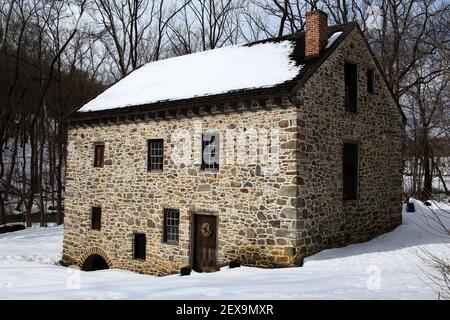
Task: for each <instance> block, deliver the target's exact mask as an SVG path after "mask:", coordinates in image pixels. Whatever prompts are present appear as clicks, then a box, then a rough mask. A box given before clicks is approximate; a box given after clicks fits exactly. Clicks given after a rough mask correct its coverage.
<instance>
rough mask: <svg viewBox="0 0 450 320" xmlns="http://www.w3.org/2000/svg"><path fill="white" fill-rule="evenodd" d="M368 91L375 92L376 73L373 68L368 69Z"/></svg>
mask: <svg viewBox="0 0 450 320" xmlns="http://www.w3.org/2000/svg"><path fill="white" fill-rule="evenodd" d="M367 92H368V93H375V74H374V72H373V70H368V71H367Z"/></svg>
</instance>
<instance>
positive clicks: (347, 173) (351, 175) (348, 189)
mask: <svg viewBox="0 0 450 320" xmlns="http://www.w3.org/2000/svg"><path fill="white" fill-rule="evenodd" d="M343 183H344V185H343V189H344V190H343V191H344V200H354V199H356V198H357V196H358V145H357V144H354V143H344V148H343Z"/></svg>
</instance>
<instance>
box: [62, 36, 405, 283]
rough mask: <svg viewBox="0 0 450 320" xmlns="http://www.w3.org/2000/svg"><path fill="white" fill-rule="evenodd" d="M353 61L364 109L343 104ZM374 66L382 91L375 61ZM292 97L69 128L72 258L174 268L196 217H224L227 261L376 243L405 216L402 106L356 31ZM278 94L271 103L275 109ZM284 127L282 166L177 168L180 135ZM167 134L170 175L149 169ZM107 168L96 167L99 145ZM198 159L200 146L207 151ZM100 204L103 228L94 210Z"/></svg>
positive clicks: (68, 252) (67, 243) (67, 242)
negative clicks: (174, 233) (171, 222)
mask: <svg viewBox="0 0 450 320" xmlns="http://www.w3.org/2000/svg"><path fill="white" fill-rule="evenodd" d="M344 61H350V62H353V63H357V64H358V86H359V88H358V112H357V113H356V114H350V113H347V112H346V111H345V110H344V80H343V79H344ZM368 68H371V69H374V70H375V71H376V72H375V74H376V78H375V79H376V81H375V83H376V88H375V94H373V95H370V94H368V93H367V91H366V70H367V69H368ZM297 98H298V99H296V100H297V101H300V102H301V103H300V105H294V104H293V103H292V102H290V100H289V99H288V98H287V97H286V98H284V99H283V100H282V101H283V105H282V107H278V106H277V107H275V106H273V108H260V109H258V108H256V109H255V111H245V112H233V113H229V114H217V115H205V116H201V117H194V118H183V119H172V120H162V121H141V122H133V123H123V124H100V125H95V126H86V127H70V128H69V139H68V141H69V147H68V158H67V184H66V200H65V210H66V216H65V231H64V245H63V258H62V260H63V262H64V263H66V264H77V265H79V266H81V265H82V264H83V262H84V260H85V259H86V258H87V257H88V255H89V254H90V253H92V252H95V253H96V254H99V255H101V256H103V257H104V259H105V260H106V261H107V263H108V265H109V266H110V267H112V268H120V269H127V270H131V271H136V272H142V273H148V274H154V275H167V274H171V273H175V272H179V269H180V267H182V266H184V265H190V264H192V261H191V260H192V247H191V242H192V241H191V238H192V236H191V220H192V216H193V214H210V215H215V216H217V217H218V264H219V266H220V265H225V264H228V263H229V261H231V260H235V259H237V260H239V261H241V262H242V263H243V264H245V265H250V266H260V267H278V266H296V265H299V264H301V262H302V259H303V258H304V257H305V256H307V255H310V254H312V253H314V252H317V251H319V250H322V249H325V248H329V247H336V246H343V245H346V244H349V243H352V242H359V241H365V240H368V239H370V238H372V237H374V236H376V235H379V234H381V233H383V232H386V231H389V230H391V229H392V228H394V227H395V226H397V225H398V224H400V223H401V198H400V197H401V186H402V184H401V138H402V134H403V129H402V128H403V125H402V121H401V120H402V119H401V116H400V113H399V112H398V110H397V107H396V105H395V102H394V101H393V99H392V97H391V96H390V93H389V91H388V89H387V88H386V86H385V84H384V82H383V81H382V78H381V75H380V74H378V73H377V69H376V66H375V62H374V61H373V59H372V57H371V55H370V53H369V51H368V50H367V48H366V46H365V44H364V42H363V40H362V38H361V36H360V34H359V32H358V31H357V30H356V29H354V30H353V31H352V32H351V34H349V35H348V37H347V38H346V39H345V40H344V42H343V43H341V44H340V46H339V47H338V48H337V49H336V51H335V52H334V53H333V54H332V55H331V56H330V57H329V58H328V59H327V60H326V61H325V62H324V63H323V64H322V65H321V66H320V68H319V69H318V70H317V71H316V72H315V74H314V75H313V76H312V77H311V78H310V79H309V80H308V81H307V82H306V84H305V85H304V86H303V87H302V88H300V89H299V91H298V94H297ZM272 103H273V101H272V100H270V99H269V100H268V101H267V104H269V107H271V104H272ZM195 121H197V122H198V121H201V123H202V126H203V130H204V131H205V132H220V133H221V145H225V143H226V138H227V137H226V135H225V132H226V130H227V129H235V128H247V129H248V128H254V129H256V130H260V129H266V130H268V131H269V130H270V129H274V128H276V129H278V130H279V140H280V147H279V151H280V153H279V165H280V168H279V172H278V173H276V174H273V175H261V174H260V173H259V169H260V168H258V166H256V165H253V164H237V163H235V164H227V163H221V165H220V170H219V171H218V172H217V173H214V172H205V171H202V170H200V165H199V164H190V165H180V166H177V165H175V164H174V163H173V161H172V159H171V156H170V155H171V152H172V151H173V148H174V145H173V142H172V141H171V133H172V132H173V131H174V130H177V129H185V130H188V131H190V132H192V128H193V126H194V122H195ZM156 138H157V139H164V148H165V158H164V171H163V172H148V171H147V139H156ZM99 141H101V142H104V144H105V166H104V167H102V168H94V167H93V154H94V152H93V151H94V143H96V142H99ZM345 141H357V142H358V143H359V146H360V161H359V165H360V167H359V197H358V200H351V201H344V200H342V146H343V142H345ZM198 156H199V157H200V155H198ZM94 206H99V207H101V208H102V226H101V230H100V231H95V230H91V228H90V213H91V207H94ZM164 208H173V209H178V210H179V211H180V235H179V243H178V244H166V243H163V241H162V240H163V209H164ZM134 233H144V234H146V237H147V247H146V260H145V261H141V260H133V235H134Z"/></svg>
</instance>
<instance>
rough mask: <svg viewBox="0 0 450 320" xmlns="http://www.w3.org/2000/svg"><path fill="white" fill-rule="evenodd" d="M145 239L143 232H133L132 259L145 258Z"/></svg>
mask: <svg viewBox="0 0 450 320" xmlns="http://www.w3.org/2000/svg"><path fill="white" fill-rule="evenodd" d="M146 246H147V239H146V237H145V234H143V233H135V234H134V259H139V260H145V258H146V253H145V250H146Z"/></svg>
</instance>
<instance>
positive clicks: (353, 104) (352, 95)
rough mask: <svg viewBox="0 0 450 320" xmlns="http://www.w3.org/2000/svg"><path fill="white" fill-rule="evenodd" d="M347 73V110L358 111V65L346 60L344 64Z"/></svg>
mask: <svg viewBox="0 0 450 320" xmlns="http://www.w3.org/2000/svg"><path fill="white" fill-rule="evenodd" d="M344 74H345V110H346V111H349V112H356V111H357V101H358V91H357V83H358V73H357V65H356V64H354V63H349V62H346V63H345V66H344Z"/></svg>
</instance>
